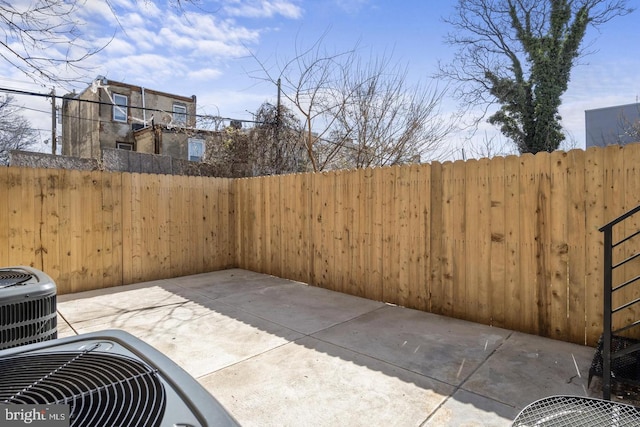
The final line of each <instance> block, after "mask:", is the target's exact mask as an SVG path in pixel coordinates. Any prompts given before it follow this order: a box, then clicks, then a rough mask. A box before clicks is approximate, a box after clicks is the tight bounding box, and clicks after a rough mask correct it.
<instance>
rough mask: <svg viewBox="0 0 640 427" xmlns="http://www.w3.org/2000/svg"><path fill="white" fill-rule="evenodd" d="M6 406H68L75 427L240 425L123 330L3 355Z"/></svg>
mask: <svg viewBox="0 0 640 427" xmlns="http://www.w3.org/2000/svg"><path fill="white" fill-rule="evenodd" d="M0 403H5V404H32V405H53V404H68V405H69V410H70V411H69V413H70V421H71V423H70V424H71V426H73V427H80V426H86V427H100V426H105V427H111V426H130V427H136V426H139V427H198V426H203V427H204V426H237V425H238V424H237V422H236V421H235V420H234V419H233V417H232V416H231V415H230V414H228V413H227V411H226V410H225V409H224V408H223V407H222V406H221V405H220V404H219V403H218V401H217V400H216V399H214V398H213V397H212V396H211V394H209V392H208V391H207V390H206V389H205V388H204V387H202V386H201V385H200V384H199V383H198V382H197V381H196V380H195V379H194V378H193V377H192V376H190V375H189V374H188V373H187V372H185V371H184V370H183V369H182V368H180V367H179V366H178V365H176V364H175V363H174V362H173V361H172V360H171V359H169V358H168V357H166V356H165V355H164V354H162V353H160V352H159V351H158V350H156V349H154V348H153V347H151V346H150V345H148V344H146V343H145V342H143V341H141V340H140V339H138V338H136V337H134V336H133V335H130V334H128V333H126V332H124V331H117V330H107V331H101V332H94V333H89V334H83V335H77V336H73V337H66V338H60V339H57V340H54V341H47V342H41V343H35V344H31V345H27V346H22V347H16V348H12V349H7V350H2V351H0Z"/></svg>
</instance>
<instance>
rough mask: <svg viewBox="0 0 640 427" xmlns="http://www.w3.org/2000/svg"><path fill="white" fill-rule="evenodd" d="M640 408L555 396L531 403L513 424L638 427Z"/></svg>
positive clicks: (517, 426) (560, 426)
mask: <svg viewBox="0 0 640 427" xmlns="http://www.w3.org/2000/svg"><path fill="white" fill-rule="evenodd" d="M638 425H640V408H636V407H635V406H631V405H626V404H623V403H616V402H610V401H607V400H601V399H593V398H587V397H577V396H551V397H547V398H544V399H540V400H538V401H536V402H533V403H531V404H530V405H529V406H527V407H526V408H524V409H523V410H522V411H521V412H520V414H518V416H517V417H516V419H515V420H514V421H513V426H514V427H525V426H527V427H532V426H544V427H553V426H558V427H565V426H571V427H592V426H616V427H625V426H630V427H636V426H638Z"/></svg>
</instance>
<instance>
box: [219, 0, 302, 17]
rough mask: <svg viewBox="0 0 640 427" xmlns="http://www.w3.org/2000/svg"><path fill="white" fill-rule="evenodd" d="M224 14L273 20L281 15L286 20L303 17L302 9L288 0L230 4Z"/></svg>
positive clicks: (255, 0) (261, 0) (264, 0)
mask: <svg viewBox="0 0 640 427" xmlns="http://www.w3.org/2000/svg"><path fill="white" fill-rule="evenodd" d="M229 3H231V4H232V5H229V6H226V7H225V8H224V12H225V13H227V14H229V15H230V16H238V17H245V18H272V17H274V16H276V15H280V16H282V17H284V18H289V19H298V18H300V17H302V8H300V7H299V6H298V5H296V4H295V3H294V2H292V1H287V0H252V1H251V0H250V1H247V0H243V1H238V0H236V1H232V2H229Z"/></svg>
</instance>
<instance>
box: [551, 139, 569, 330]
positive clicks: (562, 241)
mask: <svg viewBox="0 0 640 427" xmlns="http://www.w3.org/2000/svg"><path fill="white" fill-rule="evenodd" d="M570 161H571V157H569V155H568V154H567V153H565V152H561V151H557V152H553V153H551V154H550V156H549V168H550V176H551V180H550V183H551V189H550V191H551V192H550V198H549V208H548V211H549V221H550V222H549V227H548V228H549V231H550V233H549V236H548V239H549V240H548V241H549V251H548V255H549V266H548V269H549V275H550V282H549V287H550V295H549V300H550V301H549V309H550V311H549V313H548V316H549V319H548V322H549V327H548V336H550V337H551V338H555V339H559V340H566V339H567V337H568V334H569V323H570V321H569V289H568V288H569V272H568V261H569V240H568V227H567V218H568V214H569V211H570V203H571V197H570V194H569V188H568V179H569V175H570V171H571V169H572V165H571V164H570Z"/></svg>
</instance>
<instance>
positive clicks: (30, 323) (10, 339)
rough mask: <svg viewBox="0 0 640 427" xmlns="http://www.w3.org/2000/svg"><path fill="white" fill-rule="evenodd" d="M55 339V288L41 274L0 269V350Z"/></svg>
mask: <svg viewBox="0 0 640 427" xmlns="http://www.w3.org/2000/svg"><path fill="white" fill-rule="evenodd" d="M57 336H58V319H57V315H56V285H55V283H53V281H52V280H51V278H50V277H49V276H47V275H46V274H45V273H43V272H42V271H40V270H36V269H35V268H30V267H23V266H19V267H5V268H0V350H1V349H5V348H10V347H16V346H20V345H25V344H31V343H35V342H40V341H47V340H51V339H55V338H56V337H57Z"/></svg>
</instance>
